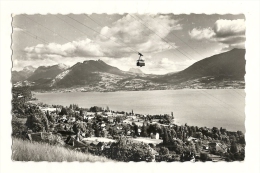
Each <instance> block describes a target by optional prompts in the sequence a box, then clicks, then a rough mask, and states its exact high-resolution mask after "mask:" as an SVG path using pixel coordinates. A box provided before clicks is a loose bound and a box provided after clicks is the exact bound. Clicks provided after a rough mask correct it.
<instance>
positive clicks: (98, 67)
mask: <svg viewBox="0 0 260 173" xmlns="http://www.w3.org/2000/svg"><path fill="white" fill-rule="evenodd" d="M68 70H69V72H68V73H66V75H64V76H63V77H62V78H61V79H60V80H58V81H57V82H56V84H54V86H57V87H71V86H79V85H87V84H96V83H98V82H100V81H101V79H102V76H101V75H100V74H99V73H109V74H113V75H119V76H125V75H126V74H125V73H124V72H123V71H121V70H119V69H118V68H116V67H113V66H110V65H108V64H106V63H104V62H103V61H101V60H98V61H94V60H89V61H84V62H83V63H77V64H75V65H74V66H72V67H71V68H70V69H68Z"/></svg>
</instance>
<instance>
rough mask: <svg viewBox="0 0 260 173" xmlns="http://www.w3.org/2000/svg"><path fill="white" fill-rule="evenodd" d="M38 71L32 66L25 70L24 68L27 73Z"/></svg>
mask: <svg viewBox="0 0 260 173" xmlns="http://www.w3.org/2000/svg"><path fill="white" fill-rule="evenodd" d="M35 70H36V68H35V67H33V66H31V65H29V66H25V67H24V68H23V71H27V72H29V71H30V72H34V71H35Z"/></svg>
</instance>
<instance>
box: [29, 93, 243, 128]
mask: <svg viewBox="0 0 260 173" xmlns="http://www.w3.org/2000/svg"><path fill="white" fill-rule="evenodd" d="M34 94H35V97H36V98H37V99H38V100H37V101H36V102H43V103H47V104H59V105H63V106H69V105H70V104H72V103H73V104H78V105H79V106H80V107H86V108H89V107H91V106H100V107H104V108H106V106H108V107H109V108H110V109H112V110H118V111H127V112H131V111H132V110H133V111H134V113H142V114H165V113H166V114H170V113H171V112H173V115H174V117H175V121H176V123H179V124H185V123H187V124H188V125H194V126H199V127H204V126H207V127H223V128H226V129H227V130H232V131H237V130H241V131H243V132H244V131H245V126H244V122H245V113H244V109H245V92H244V90H242V89H241V90H240V89H210V90H199V89H185V90H156V91H123V92H121V91H120V92H102V93H101V92H71V93H34Z"/></svg>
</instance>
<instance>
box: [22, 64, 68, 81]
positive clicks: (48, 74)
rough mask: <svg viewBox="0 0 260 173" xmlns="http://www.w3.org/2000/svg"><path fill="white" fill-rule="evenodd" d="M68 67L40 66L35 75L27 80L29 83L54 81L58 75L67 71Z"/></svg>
mask: <svg viewBox="0 0 260 173" xmlns="http://www.w3.org/2000/svg"><path fill="white" fill-rule="evenodd" d="M66 68H67V66H65V65H60V64H58V65H53V66H47V67H45V66H40V67H38V68H37V69H36V70H35V71H34V73H33V74H32V75H31V76H30V77H29V78H28V79H27V80H28V81H33V82H36V81H38V82H39V81H40V80H46V79H53V78H55V77H56V76H57V75H58V74H60V73H61V72H63V71H64V70H66Z"/></svg>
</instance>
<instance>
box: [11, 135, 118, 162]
mask: <svg viewBox="0 0 260 173" xmlns="http://www.w3.org/2000/svg"><path fill="white" fill-rule="evenodd" d="M12 151H13V154H12V160H15V161H49V162H62V161H67V162H72V161H79V162H108V161H110V162H111V161H112V162H114V161H113V160H110V159H107V158H105V157H100V156H93V155H91V154H86V153H81V152H77V151H72V150H69V149H66V148H64V147H60V146H52V145H49V144H47V143H36V142H30V141H23V140H21V139H17V138H13V145H12Z"/></svg>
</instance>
